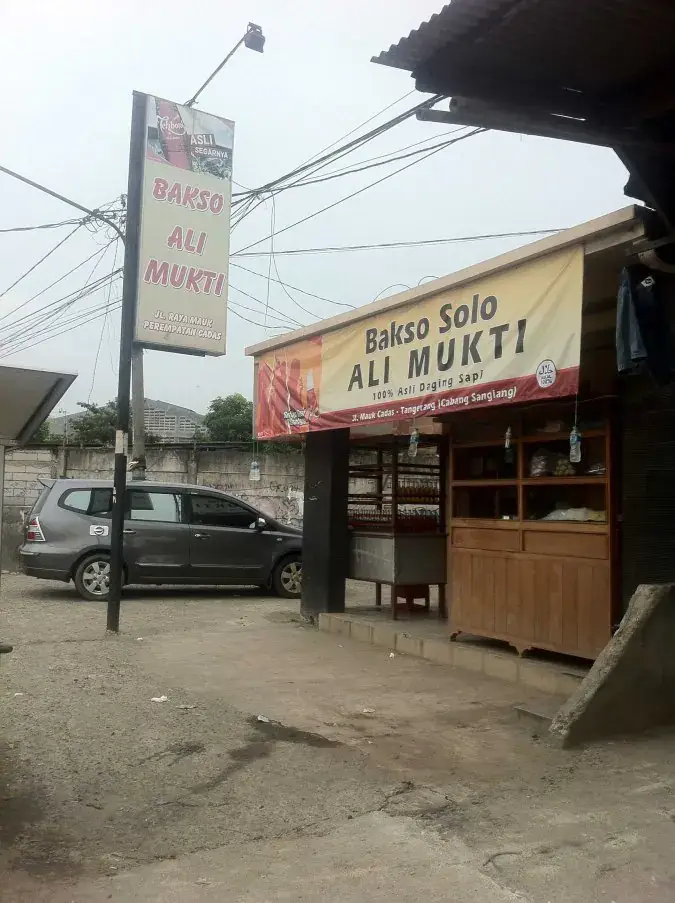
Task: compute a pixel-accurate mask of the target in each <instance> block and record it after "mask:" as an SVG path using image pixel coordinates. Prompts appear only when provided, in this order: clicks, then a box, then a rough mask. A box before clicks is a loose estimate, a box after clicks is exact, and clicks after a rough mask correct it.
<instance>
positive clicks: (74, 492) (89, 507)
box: [59, 487, 112, 517]
mask: <svg viewBox="0 0 675 903" xmlns="http://www.w3.org/2000/svg"><path fill="white" fill-rule="evenodd" d="M59 505H60V506H61V508H67V509H68V510H70V511H77V512H78V513H80V514H89V515H91V516H92V517H110V514H111V511H112V489H110V488H108V487H96V488H94V489H68V490H67V491H66V492H64V493H63V495H62V496H61V498H60V499H59Z"/></svg>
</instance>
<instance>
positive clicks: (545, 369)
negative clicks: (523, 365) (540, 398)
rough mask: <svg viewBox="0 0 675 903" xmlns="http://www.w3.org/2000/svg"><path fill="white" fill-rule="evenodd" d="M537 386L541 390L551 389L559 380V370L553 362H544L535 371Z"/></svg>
mask: <svg viewBox="0 0 675 903" xmlns="http://www.w3.org/2000/svg"><path fill="white" fill-rule="evenodd" d="M535 376H536V377H537V385H538V386H539V388H540V389H550V388H551V386H552V385H554V384H555V381H556V379H557V378H558V370H557V368H556V365H555V364H554V363H553V361H551V360H545V361H542V362H541V363H540V364H539V366H538V367H537V369H536V371H535Z"/></svg>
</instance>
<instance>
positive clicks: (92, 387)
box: [87, 244, 119, 404]
mask: <svg viewBox="0 0 675 903" xmlns="http://www.w3.org/2000/svg"><path fill="white" fill-rule="evenodd" d="M118 249H119V246H118V245H117V244H116V245H115V256H114V258H113V272H114V271H115V267H116V266H117V251H118ZM112 286H113V284H112V280H111V281H110V283H109V285H108V299H107V304H108V307H109V306H110V296H111V295H112ZM107 322H108V314H107V313H106V315H105V317H104V318H103V323H102V324H101V334H100V335H99V337H98V346H97V348H96V357H95V358H94V369H93V372H92V374H91V386H90V387H89V395H87V404H89V402H90V401H91V395H92V392H93V391H94V383H95V381H96V369H97V367H98V358H99V355H100V354H101V345H102V344H103V333H104V332H105V327H106V323H107Z"/></svg>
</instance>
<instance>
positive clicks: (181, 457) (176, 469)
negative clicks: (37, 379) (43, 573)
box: [2, 445, 304, 570]
mask: <svg viewBox="0 0 675 903" xmlns="http://www.w3.org/2000/svg"><path fill="white" fill-rule="evenodd" d="M251 460H252V452H251V450H250V448H246V447H241V446H239V447H236V446H235V447H221V448H213V447H208V446H204V447H199V446H197V447H196V448H195V447H193V446H192V445H185V446H182V445H181V446H158V447H154V448H149V449H148V453H147V464H148V468H147V477H148V479H150V480H159V481H162V482H172V483H196V484H197V485H200V486H212V487H215V488H217V489H222V490H223V491H225V492H229V493H231V494H232V495H233V496H236V497H237V498H240V499H242V500H244V501H247V502H248V503H249V504H251V505H253V506H255V507H256V508H259V509H260V510H261V511H263V512H264V513H266V514H269V515H270V517H274V518H277V519H278V520H281V521H283V522H285V523H289V524H293V525H296V526H297V525H299V524H300V522H301V521H302V516H303V497H304V496H303V493H304V460H303V457H302V455H300V454H269V453H265V452H264V450H263V449H261V450H260V453H259V455H258V460H259V462H260V475H261V479H260V481H259V482H257V483H252V482H251V481H250V480H249V472H250V469H251ZM113 463H114V453H113V450H112V449H107V448H73V447H70V448H66V449H63V448H61V447H60V446H59V447H51V446H40V447H36V448H25V449H16V450H14V451H10V452H8V453H7V456H6V463H5V498H4V505H5V507H4V516H3V524H2V531H3V533H2V538H3V544H2V568H3V570H16V569H17V565H18V559H17V554H16V552H17V549H18V547H19V545H20V544H21V529H22V516H21V512H22V511H23V512H27V511H28V510H30V508H31V507H32V505H33V503H34V502H35V501H36V499H37V497H38V495H39V494H40V491H41V489H42V486H41V484H40V478H43V479H49V478H52V479H54V478H56V477H67V478H71V479H74V478H79V479H101V480H109V479H112V473H113Z"/></svg>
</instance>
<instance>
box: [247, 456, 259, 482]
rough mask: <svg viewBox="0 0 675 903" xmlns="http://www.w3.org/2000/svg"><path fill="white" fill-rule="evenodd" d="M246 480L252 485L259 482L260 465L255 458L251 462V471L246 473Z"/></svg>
mask: <svg viewBox="0 0 675 903" xmlns="http://www.w3.org/2000/svg"><path fill="white" fill-rule="evenodd" d="M248 478H249V480H250V481H251V482H252V483H259V482H260V464H259V463H258V462H257V461H256V460H255V458H254V459H253V461H251V469H250V470H249V472H248Z"/></svg>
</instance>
